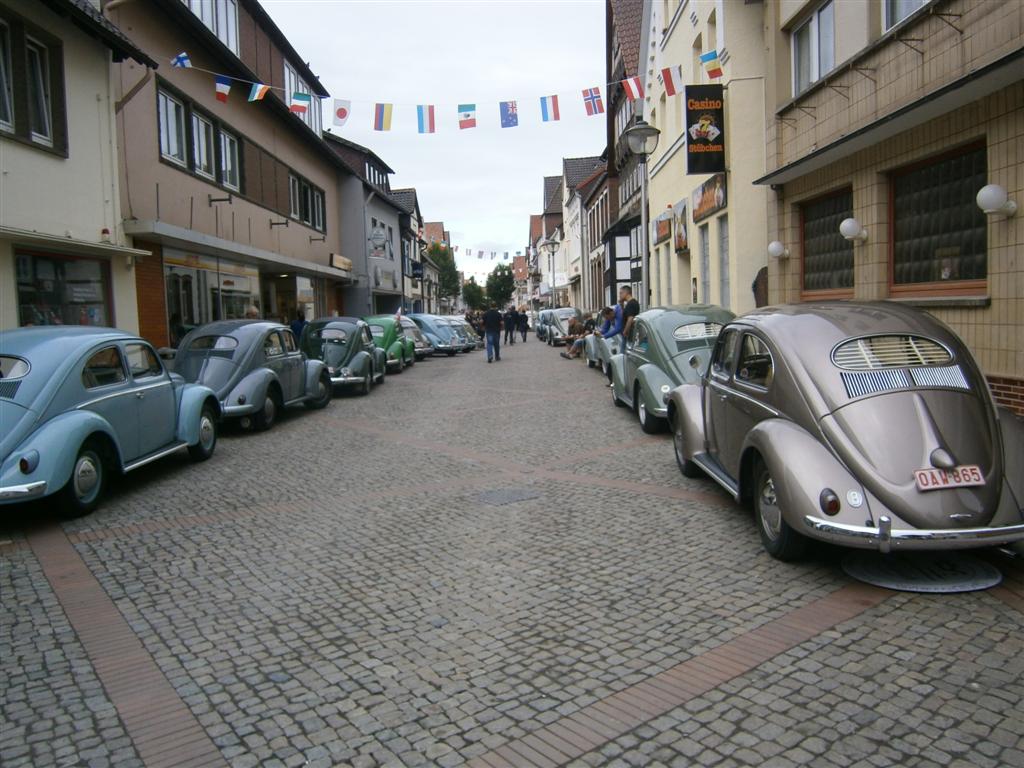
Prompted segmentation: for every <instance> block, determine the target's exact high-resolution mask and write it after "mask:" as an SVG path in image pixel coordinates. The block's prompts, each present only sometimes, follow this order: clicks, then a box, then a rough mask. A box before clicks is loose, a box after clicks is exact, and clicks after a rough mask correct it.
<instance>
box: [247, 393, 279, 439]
mask: <svg viewBox="0 0 1024 768" xmlns="http://www.w3.org/2000/svg"><path fill="white" fill-rule="evenodd" d="M277 410H278V403H277V397H276V396H275V395H274V393H273V391H272V390H269V389H268V390H267V394H266V395H264V397H263V407H262V408H260V410H258V411H256V413H254V414H253V415H252V427H253V429H255V430H256V431H257V432H266V431H267V430H268V429H270V428H271V427H272V426H274V422H275V421H277Z"/></svg>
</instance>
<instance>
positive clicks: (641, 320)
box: [611, 304, 735, 434]
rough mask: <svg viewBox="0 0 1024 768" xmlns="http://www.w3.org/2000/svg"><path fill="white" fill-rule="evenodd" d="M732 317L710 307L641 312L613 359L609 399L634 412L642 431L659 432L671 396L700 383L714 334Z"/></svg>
mask: <svg viewBox="0 0 1024 768" xmlns="http://www.w3.org/2000/svg"><path fill="white" fill-rule="evenodd" d="M733 317H735V315H733V313H732V312H730V311H729V310H727V309H722V308H721V307H716V306H712V305H709V304H691V305H688V306H680V307H656V308H654V309H649V310H647V311H646V312H641V313H640V314H639V315H637V316H636V320H634V322H633V327H632V329H631V330H630V332H629V337H628V338H627V339H626V343H625V346H624V348H623V351H622V352H620V353H619V354H617V355H614V356H613V357H612V358H611V369H612V400H613V401H614V402H615V404H616V405H624V406H628V407H630V408H632V409H633V411H634V412H635V413H636V415H637V418H638V419H639V420H640V426H641V428H642V429H643V431H644V432H647V433H649V434H654V433H656V432H661V431H662V430H663V429H664V428H665V423H666V421H665V419H666V417H667V415H668V405H667V396H668V394H669V392H671V391H672V390H673V389H674V388H676V387H678V386H679V385H680V384H684V383H691V384H694V383H696V382H698V381H700V377H701V374H702V373H703V371H704V369H705V368H706V367H707V362H708V358H709V357H710V356H711V349H712V347H713V346H714V344H715V339H716V338H717V337H718V332H719V331H720V330H722V326H723V325H725V324H726V323H728V322H729V321H730V320H732V319H733Z"/></svg>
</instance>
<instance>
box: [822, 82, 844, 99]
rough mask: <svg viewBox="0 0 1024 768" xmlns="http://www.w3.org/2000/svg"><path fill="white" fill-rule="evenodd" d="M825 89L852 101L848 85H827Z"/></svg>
mask: <svg viewBox="0 0 1024 768" xmlns="http://www.w3.org/2000/svg"><path fill="white" fill-rule="evenodd" d="M825 87H826V88H831V89H832V90H833V91H835V92H836V93H838V94H839V95H840V96H842V97H843V98H844V99H846V100H847V101H849V100H850V94H848V93H847V91H848V90H850V86H848V85H833V84H832V83H825Z"/></svg>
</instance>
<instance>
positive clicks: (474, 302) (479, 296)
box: [462, 277, 487, 309]
mask: <svg viewBox="0 0 1024 768" xmlns="http://www.w3.org/2000/svg"><path fill="white" fill-rule="evenodd" d="M462 300H463V301H464V302H466V306H467V307H469V308H470V309H485V308H486V307H487V296H486V295H484V289H483V287H482V286H479V285H477V284H476V278H475V277H471V278H469V282H467V283H466V284H465V285H463V286H462Z"/></svg>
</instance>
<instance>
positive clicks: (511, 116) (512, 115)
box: [499, 101, 519, 128]
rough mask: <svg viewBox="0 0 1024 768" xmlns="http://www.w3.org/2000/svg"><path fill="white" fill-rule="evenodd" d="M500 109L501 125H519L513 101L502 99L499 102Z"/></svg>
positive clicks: (517, 111)
mask: <svg viewBox="0 0 1024 768" xmlns="http://www.w3.org/2000/svg"><path fill="white" fill-rule="evenodd" d="M499 109H500V111H501V127H502V128H515V127H516V126H517V125H519V110H518V109H516V103H515V102H514V101H503V102H501V103H500V104H499Z"/></svg>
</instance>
